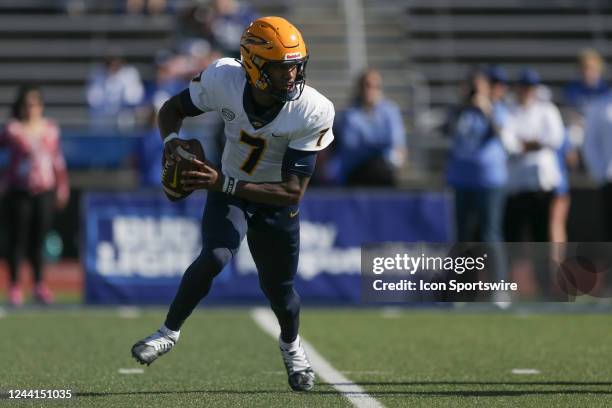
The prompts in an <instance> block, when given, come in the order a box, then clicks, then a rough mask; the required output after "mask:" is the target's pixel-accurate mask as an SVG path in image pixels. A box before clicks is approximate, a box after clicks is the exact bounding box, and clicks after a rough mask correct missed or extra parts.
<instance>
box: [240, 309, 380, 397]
mask: <svg viewBox="0 0 612 408" xmlns="http://www.w3.org/2000/svg"><path fill="white" fill-rule="evenodd" d="M251 316H252V317H253V320H255V323H257V325H258V326H259V327H260V328H261V329H262V330H263V331H265V332H266V333H268V334H269V335H270V336H272V337H273V338H274V339H276V340H278V335H279V333H280V329H279V327H278V322H277V320H276V316H274V313H272V311H271V310H269V309H267V308H259V307H258V308H255V309H253V310H252V312H251ZM301 339H302V344H303V345H304V348H306V353H307V354H308V357H309V358H310V362H311V363H312V366H313V368H314V370H315V372H316V373H317V375H318V376H319V377H321V378H322V379H323V381H325V382H327V383H329V384H331V385H332V386H333V387H334V388H335V389H336V391H338V392H339V393H340V394H342V395H344V396H345V397H346V398H348V400H349V401H351V403H352V404H353V406H355V407H359V408H379V407H383V405H382V404H381V403H380V402H378V401H377V400H376V399H374V398H373V397H371V396H370V395H368V393H366V392H365V390H364V389H363V388H361V387H360V386H359V385H357V384H355V383H354V382H352V381H351V380H349V379H348V378H346V377H345V376H344V375H342V373H340V372H339V371H338V370H336V369H335V368H334V367H333V366H332V365H331V364H330V363H329V362H328V361H327V360H326V359H325V358H324V357H323V356H322V355H321V354H319V352H318V351H317V350H316V349H315V348H314V347H313V346H312V344H310V343H309V342H307V341H306V340H305V339H304V338H303V337H302V338H301Z"/></svg>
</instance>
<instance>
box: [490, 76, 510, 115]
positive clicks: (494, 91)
mask: <svg viewBox="0 0 612 408" xmlns="http://www.w3.org/2000/svg"><path fill="white" fill-rule="evenodd" d="M487 76H488V77H489V82H490V83H491V102H492V103H493V105H494V106H495V107H496V108H497V109H502V110H505V111H507V110H508V106H507V101H506V95H507V94H508V82H509V78H508V74H507V73H506V70H505V69H504V68H503V67H501V66H499V65H493V66H491V67H489V69H488V70H487Z"/></svg>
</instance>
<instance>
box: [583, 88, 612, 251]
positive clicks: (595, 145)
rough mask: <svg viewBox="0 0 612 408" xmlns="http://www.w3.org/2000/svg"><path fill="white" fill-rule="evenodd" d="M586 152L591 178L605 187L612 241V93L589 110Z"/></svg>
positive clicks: (608, 231)
mask: <svg viewBox="0 0 612 408" xmlns="http://www.w3.org/2000/svg"><path fill="white" fill-rule="evenodd" d="M583 155H584V161H585V164H586V167H587V169H588V170H589V173H590V174H591V177H592V178H593V179H594V180H595V182H597V184H598V185H599V186H600V188H601V195H602V199H603V208H604V226H605V234H606V235H605V240H606V241H607V242H612V93H608V95H607V96H606V97H604V98H602V99H601V100H599V101H598V102H596V103H594V104H593V106H592V107H591V108H590V109H589V111H588V113H587V117H586V129H585V138H584V146H583Z"/></svg>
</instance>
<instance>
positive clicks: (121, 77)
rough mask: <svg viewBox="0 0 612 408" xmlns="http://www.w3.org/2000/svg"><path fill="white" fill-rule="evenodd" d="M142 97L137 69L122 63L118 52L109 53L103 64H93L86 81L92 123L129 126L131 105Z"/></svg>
mask: <svg viewBox="0 0 612 408" xmlns="http://www.w3.org/2000/svg"><path fill="white" fill-rule="evenodd" d="M143 98H144V88H143V86H142V81H141V79H140V74H139V73H138V70H137V69H136V68H135V67H133V66H131V65H126V63H125V61H124V60H123V58H122V57H120V56H119V55H118V54H116V53H115V54H114V55H112V56H109V57H108V58H107V60H106V62H105V64H104V65H103V66H98V67H96V68H95V69H94V70H93V71H92V73H91V75H90V77H89V82H88V84H87V103H88V104H89V109H90V114H91V120H92V125H93V126H94V127H96V128H102V129H104V128H111V129H112V128H115V127H117V126H119V128H121V129H125V128H131V127H133V126H134V122H135V117H134V108H135V107H136V106H137V105H139V104H140V103H141V102H142V100H143Z"/></svg>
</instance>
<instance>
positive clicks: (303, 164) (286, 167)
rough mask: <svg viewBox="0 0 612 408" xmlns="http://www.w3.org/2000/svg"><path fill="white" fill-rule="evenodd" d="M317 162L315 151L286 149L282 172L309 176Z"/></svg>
mask: <svg viewBox="0 0 612 408" xmlns="http://www.w3.org/2000/svg"><path fill="white" fill-rule="evenodd" d="M316 162H317V152H316V151H305V150H295V149H287V151H286V152H285V156H284V157H283V167H282V171H283V173H291V174H296V175H298V176H305V177H310V176H312V174H313V173H314V170H315V164H316Z"/></svg>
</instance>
